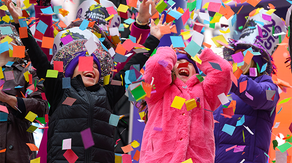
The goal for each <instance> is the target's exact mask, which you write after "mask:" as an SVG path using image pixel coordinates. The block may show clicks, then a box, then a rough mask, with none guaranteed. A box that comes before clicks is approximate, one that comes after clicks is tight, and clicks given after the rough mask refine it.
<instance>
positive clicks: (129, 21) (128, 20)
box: [124, 18, 135, 24]
mask: <svg viewBox="0 0 292 163" xmlns="http://www.w3.org/2000/svg"><path fill="white" fill-rule="evenodd" d="M134 22H135V20H134V19H132V18H128V19H127V20H125V21H124V23H127V24H132V23H134Z"/></svg>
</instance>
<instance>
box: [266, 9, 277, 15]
mask: <svg viewBox="0 0 292 163" xmlns="http://www.w3.org/2000/svg"><path fill="white" fill-rule="evenodd" d="M275 11H276V9H270V10H269V11H267V12H266V14H268V15H271V14H272V13H274V12H275Z"/></svg>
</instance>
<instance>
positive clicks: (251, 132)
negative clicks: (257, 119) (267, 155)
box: [243, 125, 254, 135]
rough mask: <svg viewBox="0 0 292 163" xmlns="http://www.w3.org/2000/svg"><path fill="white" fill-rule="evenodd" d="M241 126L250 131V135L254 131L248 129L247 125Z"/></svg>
mask: <svg viewBox="0 0 292 163" xmlns="http://www.w3.org/2000/svg"><path fill="white" fill-rule="evenodd" d="M243 127H244V128H245V129H246V130H247V131H248V132H249V133H250V134H252V135H254V133H253V132H252V131H251V130H250V129H249V127H247V126H245V125H243Z"/></svg>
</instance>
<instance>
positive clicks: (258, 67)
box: [256, 63, 261, 72]
mask: <svg viewBox="0 0 292 163" xmlns="http://www.w3.org/2000/svg"><path fill="white" fill-rule="evenodd" d="M256 64H257V70H258V72H261V70H260V66H259V64H258V63H256Z"/></svg>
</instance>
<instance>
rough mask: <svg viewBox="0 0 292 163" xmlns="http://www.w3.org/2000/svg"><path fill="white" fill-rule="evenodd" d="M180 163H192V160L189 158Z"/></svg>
mask: <svg viewBox="0 0 292 163" xmlns="http://www.w3.org/2000/svg"><path fill="white" fill-rule="evenodd" d="M182 163H193V160H192V158H190V159H187V160H185V161H184V162H182Z"/></svg>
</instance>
